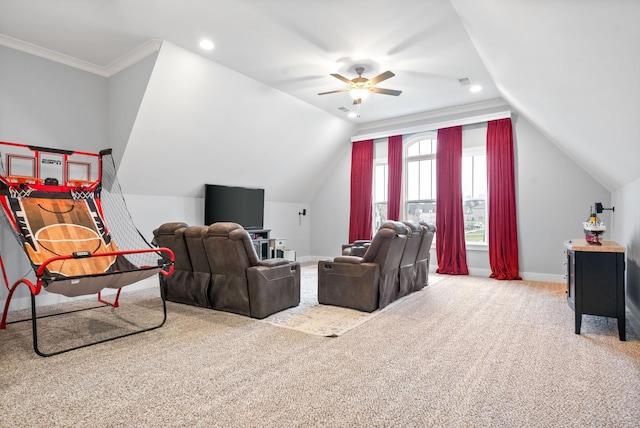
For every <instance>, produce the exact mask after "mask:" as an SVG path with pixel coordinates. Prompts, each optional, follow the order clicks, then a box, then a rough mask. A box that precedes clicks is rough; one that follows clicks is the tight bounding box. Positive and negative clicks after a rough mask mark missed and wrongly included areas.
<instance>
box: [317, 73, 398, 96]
mask: <svg viewBox="0 0 640 428" xmlns="http://www.w3.org/2000/svg"><path fill="white" fill-rule="evenodd" d="M356 73H358V77H356V78H354V79H347V78H346V77H344V76H342V75H340V74H335V73H333V74H331V75H332V76H333V77H335V78H336V79H338V80H342V81H343V82H344V83H346V84H348V85H349V88H347V89H338V90H336V91H329V92H320V93H319V94H318V95H327V94H335V93H337V92H349V93H350V94H351V97H352V98H353V104H360V103H361V102H362V100H363V99H365V98H366V97H367V96H369V94H370V93H372V92H373V93H374V94H385V95H393V96H395V97H397V96H398V95H400V94H401V93H402V91H396V90H395V89H383V88H376V87H375V86H374V85H376V84H377V83H380V82H382V81H383V80H387V79H389V78H391V77H393V76H395V74H393V73H392V72H390V71H385V72H384V73H382V74H379V75H377V76H376V77H373V78H371V79H367V78H366V77H362V73H364V67H356Z"/></svg>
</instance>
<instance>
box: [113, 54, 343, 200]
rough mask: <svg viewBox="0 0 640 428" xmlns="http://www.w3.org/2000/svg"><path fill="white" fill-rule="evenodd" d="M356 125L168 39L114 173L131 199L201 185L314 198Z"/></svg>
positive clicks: (189, 192) (196, 191)
mask: <svg viewBox="0 0 640 428" xmlns="http://www.w3.org/2000/svg"><path fill="white" fill-rule="evenodd" d="M351 130H352V125H351V124H350V123H349V122H347V121H344V120H341V119H339V118H337V117H335V116H332V115H329V114H327V113H325V112H323V111H321V110H319V109H316V108H314V107H311V106H309V105H308V104H306V103H303V102H302V101H299V100H297V99H295V98H293V97H290V96H288V95H286V94H284V93H282V92H280V91H277V90H275V89H272V88H270V87H268V86H266V85H263V84H262V83H259V82H257V81H254V80H252V79H249V78H247V77H245V76H243V75H241V74H238V73H236V72H234V71H232V70H229V69H227V68H225V67H222V66H220V65H218V64H216V63H215V62H212V61H209V60H207V59H205V58H202V57H200V56H198V55H195V54H193V53H191V52H188V51H186V50H184V49H182V48H179V47H177V46H175V45H173V44H171V43H169V42H163V44H162V47H161V49H160V52H159V54H158V58H157V61H156V64H155V67H154V70H153V73H152V75H151V78H150V80H149V83H148V85H147V89H146V92H145V95H144V99H143V100H142V103H141V105H140V110H139V111H138V114H137V117H136V121H135V124H134V126H133V129H132V132H131V135H130V137H129V141H128V143H127V147H126V149H125V152H124V155H123V158H122V162H121V163H120V166H119V169H118V174H119V177H120V182H121V184H122V187H123V190H124V192H125V193H127V194H140V195H160V196H179V197H203V196H204V184H205V183H212V184H223V185H236V186H247V187H262V188H264V189H265V198H266V199H267V200H268V201H277V202H309V201H311V199H312V198H313V195H314V194H315V193H316V191H317V189H318V188H319V186H320V184H321V183H322V182H323V181H324V179H325V176H326V171H327V170H328V169H329V168H328V166H329V165H332V162H333V160H334V154H335V153H338V152H340V151H341V150H342V149H343V147H344V146H345V145H348V144H349V141H350V140H349V138H350V135H351Z"/></svg>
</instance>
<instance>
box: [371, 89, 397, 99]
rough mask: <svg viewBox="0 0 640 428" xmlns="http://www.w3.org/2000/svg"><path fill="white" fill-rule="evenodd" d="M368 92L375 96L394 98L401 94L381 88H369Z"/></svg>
mask: <svg viewBox="0 0 640 428" xmlns="http://www.w3.org/2000/svg"><path fill="white" fill-rule="evenodd" d="M369 91H371V92H374V93H376V94H385V95H393V96H395V97H397V96H398V95H400V94H401V93H402V91H396V90H395V89H382V88H369Z"/></svg>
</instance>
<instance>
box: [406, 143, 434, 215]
mask: <svg viewBox="0 0 640 428" xmlns="http://www.w3.org/2000/svg"><path fill="white" fill-rule="evenodd" d="M436 147H437V141H436V138H435V136H431V135H429V136H423V137H417V138H413V139H410V140H409V142H408V145H407V147H406V152H405V203H404V207H405V212H404V216H403V218H404V219H406V220H415V221H424V222H427V223H430V224H435V223H436Z"/></svg>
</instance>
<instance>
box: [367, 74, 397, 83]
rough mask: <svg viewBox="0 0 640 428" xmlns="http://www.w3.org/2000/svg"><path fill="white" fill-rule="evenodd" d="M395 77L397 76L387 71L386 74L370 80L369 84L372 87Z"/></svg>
mask: <svg viewBox="0 0 640 428" xmlns="http://www.w3.org/2000/svg"><path fill="white" fill-rule="evenodd" d="M393 76H395V74H393V73H392V72H390V71H385V72H384V73H382V74H379V75H377V76H376V77H373V78H371V79H369V84H370V85H375V84H376V83H380V82H382V81H383V80H387V79H389V78H391V77H393Z"/></svg>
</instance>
